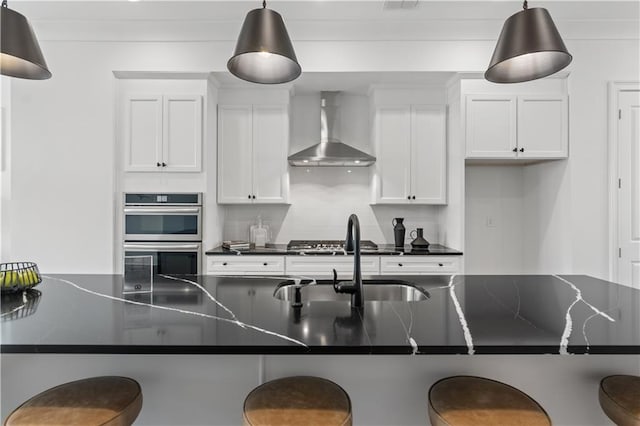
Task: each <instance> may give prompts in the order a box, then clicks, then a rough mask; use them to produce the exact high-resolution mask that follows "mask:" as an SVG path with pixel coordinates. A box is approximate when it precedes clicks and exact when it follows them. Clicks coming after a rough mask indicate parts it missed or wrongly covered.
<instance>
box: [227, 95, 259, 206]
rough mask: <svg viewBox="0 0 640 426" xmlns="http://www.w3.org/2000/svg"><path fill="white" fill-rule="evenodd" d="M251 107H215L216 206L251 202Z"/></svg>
mask: <svg viewBox="0 0 640 426" xmlns="http://www.w3.org/2000/svg"><path fill="white" fill-rule="evenodd" d="M252 121H253V120H252V108H251V105H221V106H219V107H218V203H222V204H224V203H228V204H242V203H250V202H251V195H252V191H251V181H252V167H251V162H252V161H251V159H252V148H251V145H252V139H253V135H252V133H253V125H252Z"/></svg>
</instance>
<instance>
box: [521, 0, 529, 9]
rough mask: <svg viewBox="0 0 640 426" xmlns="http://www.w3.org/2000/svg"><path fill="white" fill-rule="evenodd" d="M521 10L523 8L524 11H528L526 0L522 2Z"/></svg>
mask: <svg viewBox="0 0 640 426" xmlns="http://www.w3.org/2000/svg"><path fill="white" fill-rule="evenodd" d="M522 8H523V9H524V10H527V9H529V2H528V1H527V0H524V4H523V5H522Z"/></svg>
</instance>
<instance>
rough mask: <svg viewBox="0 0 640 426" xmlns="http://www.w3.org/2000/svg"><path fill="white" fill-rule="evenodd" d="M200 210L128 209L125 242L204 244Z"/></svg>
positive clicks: (161, 207)
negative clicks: (196, 242) (191, 242)
mask: <svg viewBox="0 0 640 426" xmlns="http://www.w3.org/2000/svg"><path fill="white" fill-rule="evenodd" d="M201 213H202V208H201V207H195V206H194V207H171V206H148V207H125V208H124V239H125V241H202V219H201Z"/></svg>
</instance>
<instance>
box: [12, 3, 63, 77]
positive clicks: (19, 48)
mask: <svg viewBox="0 0 640 426" xmlns="http://www.w3.org/2000/svg"><path fill="white" fill-rule="evenodd" d="M0 9H2V14H1V15H0V27H2V29H1V31H0V32H1V34H0V45H1V47H0V74H3V75H8V76H10V77H18V78H27V79H31V80H45V79H47V78H50V77H51V72H50V71H49V68H47V63H46V62H45V60H44V56H42V51H41V50H40V45H38V39H36V35H35V34H34V32H33V29H31V25H29V21H27V18H25V17H24V15H21V14H20V13H18V12H16V11H15V10H11V9H9V7H8V6H7V0H3V1H2V7H1V8H0Z"/></svg>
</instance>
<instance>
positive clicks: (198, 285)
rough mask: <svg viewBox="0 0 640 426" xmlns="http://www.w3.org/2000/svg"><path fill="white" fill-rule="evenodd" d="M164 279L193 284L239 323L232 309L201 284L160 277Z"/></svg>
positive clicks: (170, 277) (167, 276) (182, 279)
mask: <svg viewBox="0 0 640 426" xmlns="http://www.w3.org/2000/svg"><path fill="white" fill-rule="evenodd" d="M160 276H161V277H163V278H167V279H170V280H174V281H181V282H183V283H187V284H191V285H192V286H194V287H196V288H197V289H199V290H200V291H201V292H203V293H204V294H205V295H206V296H207V297H208V298H209V299H210V300H211V301H213V303H215V304H216V305H218V306H220V307H221V308H222V309H224V310H225V311H226V312H227V313H229V315H231V318H233V319H234V320H235V321H238V318H236V316H235V314H234V313H233V312H231V309H229V308H227V307H226V306H225V305H223V304H222V303H220V302H219V301H218V300H217V299H216V298H215V297H213V295H212V294H211V293H209V292H208V291H207V289H206V288H204V287H202V286H201V285H200V284H198V283H197V282H195V281H191V280H187V279H185V278H178V277H172V276H171V275H163V274H161V275H160ZM243 328H244V327H243Z"/></svg>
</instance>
